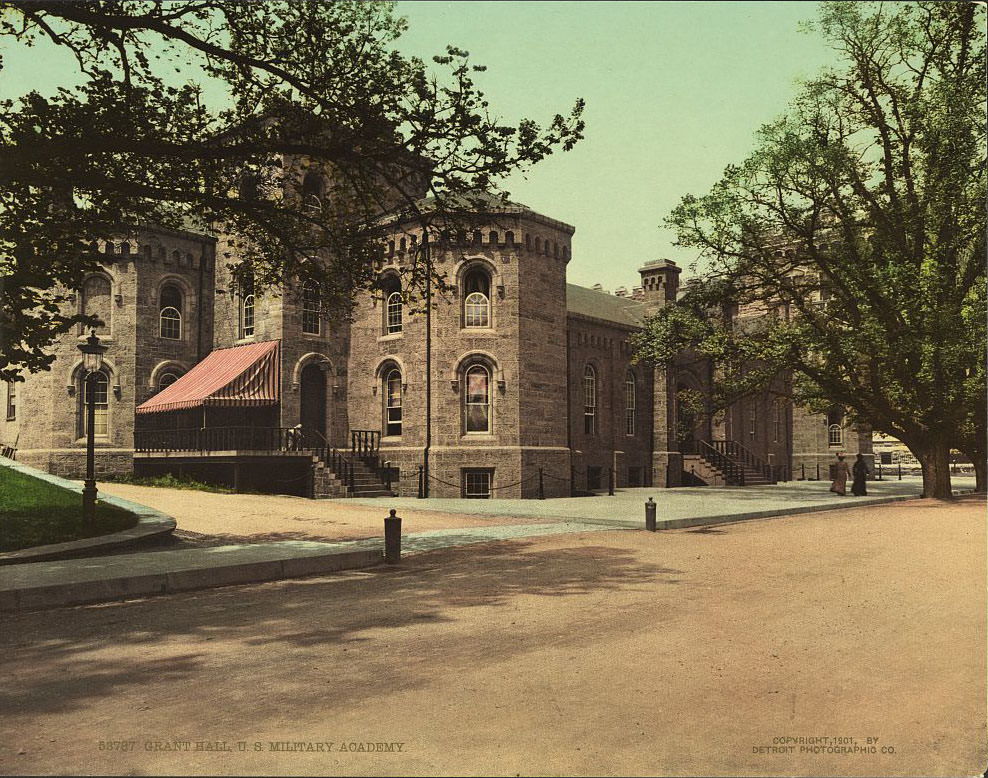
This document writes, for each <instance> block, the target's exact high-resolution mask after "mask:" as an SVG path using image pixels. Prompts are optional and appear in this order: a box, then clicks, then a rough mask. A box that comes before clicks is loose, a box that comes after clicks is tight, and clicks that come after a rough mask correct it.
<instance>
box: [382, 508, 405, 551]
mask: <svg viewBox="0 0 988 778" xmlns="http://www.w3.org/2000/svg"><path fill="white" fill-rule="evenodd" d="M400 560H401V516H395V509H394V508H392V509H391V512H390V515H389V516H386V517H385V518H384V561H385V562H387V563H388V564H389V565H396V564H398V562H399V561H400Z"/></svg>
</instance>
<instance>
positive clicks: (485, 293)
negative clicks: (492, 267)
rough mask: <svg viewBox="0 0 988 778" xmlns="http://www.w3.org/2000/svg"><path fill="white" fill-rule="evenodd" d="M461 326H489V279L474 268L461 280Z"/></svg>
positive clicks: (478, 269)
mask: <svg viewBox="0 0 988 778" xmlns="http://www.w3.org/2000/svg"><path fill="white" fill-rule="evenodd" d="M463 293H464V298H463V326H464V327H490V326H491V278H490V276H489V275H487V273H486V272H485V271H484V270H482V269H480V268H475V269H473V270H471V271H470V272H469V273H467V274H466V276H465V277H464V279H463Z"/></svg>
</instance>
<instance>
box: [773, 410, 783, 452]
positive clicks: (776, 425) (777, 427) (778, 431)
mask: <svg viewBox="0 0 988 778" xmlns="http://www.w3.org/2000/svg"><path fill="white" fill-rule="evenodd" d="M772 407H773V409H774V416H773V418H772V431H773V432H772V440H773V441H775V442H776V443H778V442H779V438H780V437H781V435H782V403H781V402H779V401H778V400H776V401H775V402H774V403H772Z"/></svg>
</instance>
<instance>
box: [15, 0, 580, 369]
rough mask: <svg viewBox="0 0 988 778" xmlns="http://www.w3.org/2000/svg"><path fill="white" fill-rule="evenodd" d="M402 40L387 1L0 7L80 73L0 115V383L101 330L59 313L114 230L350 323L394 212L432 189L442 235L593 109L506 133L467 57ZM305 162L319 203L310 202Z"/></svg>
mask: <svg viewBox="0 0 988 778" xmlns="http://www.w3.org/2000/svg"><path fill="white" fill-rule="evenodd" d="M404 29H405V22H404V20H402V19H399V18H397V17H396V16H395V15H394V12H393V8H392V6H391V4H387V3H379V2H329V1H326V2H315V1H314V0H304V1H301V2H300V1H299V0H272V1H269V2H264V3H242V2H234V1H233V0H99V1H98V2H62V1H61V0H59V1H57V2H55V1H53V2H34V1H33V0H0V36H3V38H6V39H7V41H8V43H15V44H18V45H21V46H39V47H44V46H55V47H60V48H63V49H66V50H67V51H70V52H71V53H72V54H73V55H74V57H75V60H76V62H77V63H78V68H79V72H80V74H81V77H82V83H81V85H79V86H78V87H74V88H66V87H60V88H59V89H58V90H57V91H55V92H54V93H53V94H50V95H42V94H39V93H37V92H32V93H30V94H27V95H24V96H23V97H21V98H20V99H18V100H16V101H15V100H6V101H3V102H2V103H0V181H2V186H0V379H11V378H15V377H16V376H17V375H18V374H19V372H20V371H21V370H28V371H35V370H39V369H45V368H47V367H48V365H50V363H51V361H52V357H51V355H50V354H49V353H47V352H46V350H45V349H46V347H47V346H49V345H50V344H52V343H53V342H54V340H55V339H57V338H58V337H59V336H60V335H61V334H62V333H65V332H67V331H68V330H69V329H70V328H71V327H72V325H73V324H74V323H76V322H77V321H80V320H85V321H86V322H87V323H93V322H92V321H91V320H89V319H85V317H80V316H76V315H70V314H68V313H66V312H65V311H66V308H65V307H64V303H65V301H66V299H67V295H68V294H70V293H71V291H72V290H73V289H74V288H75V287H77V286H79V284H80V283H81V281H82V279H83V278H84V276H85V274H86V273H87V272H90V271H92V270H94V269H95V268H96V267H97V266H98V264H99V262H100V259H101V258H100V256H99V255H98V254H97V253H96V252H95V251H94V250H92V248H91V247H92V246H93V245H94V244H95V243H96V242H98V241H100V240H106V239H109V238H112V237H114V236H119V234H120V232H121V230H125V229H128V228H133V227H134V226H135V225H143V224H160V225H163V226H170V227H181V228H189V227H190V226H191V228H193V229H200V230H209V229H210V228H218V229H222V230H223V231H224V232H228V233H230V234H235V235H237V236H239V240H238V245H237V256H236V257H235V258H234V259H235V260H236V261H237V262H239V263H240V264H242V265H244V266H249V267H250V268H251V270H252V271H253V273H254V278H255V283H256V284H257V286H258V287H264V286H279V285H281V284H283V283H284V281H285V280H286V279H292V278H294V279H298V278H301V279H302V280H307V281H312V282H315V283H317V284H318V286H319V288H320V297H321V300H322V301H323V305H324V307H325V308H326V310H327V311H328V312H329V313H334V312H335V313H342V312H345V311H346V309H347V307H348V306H349V304H350V303H351V302H352V300H353V298H354V296H355V295H356V294H357V293H358V292H359V291H361V290H363V289H366V288H368V286H369V285H371V284H372V282H373V265H372V262H371V261H370V260H371V259H372V258H373V257H374V256H375V255H376V253H377V251H378V246H377V241H379V240H380V234H379V232H376V231H375V229H374V225H375V223H378V224H379V222H380V217H381V214H382V213H384V212H387V211H393V210H396V209H408V210H411V211H413V212H420V209H419V206H418V203H420V198H421V197H422V196H423V195H425V194H429V195H431V206H430V212H429V214H421V215H422V219H423V221H425V220H433V221H435V220H437V219H439V218H441V217H442V216H443V214H446V213H448V212H449V210H450V209H448V208H447V207H446V204H447V203H449V202H451V201H452V202H456V203H457V204H458V207H462V203H463V201H464V198H469V197H470V196H471V193H475V192H482V193H487V194H490V193H497V192H498V191H499V189H500V182H501V181H502V180H503V179H504V177H505V176H506V175H507V174H508V173H511V172H513V171H517V170H524V169H527V168H528V167H530V166H531V165H533V164H535V163H537V162H539V161H540V160H541V159H543V158H545V157H546V156H547V155H549V154H551V153H553V151H555V150H559V149H563V150H568V149H570V148H571V147H572V146H573V144H574V143H576V142H577V141H578V140H579V139H580V138H581V137H582V131H583V126H584V125H583V121H582V118H581V114H582V109H583V103H582V101H580V100H577V101H576V104H575V105H574V107H573V108H572V110H571V111H570V113H569V115H568V116H567V117H564V116H562V115H556V116H555V117H554V118H553V119H552V120H551V121H550V123H549V124H548V125H547V126H545V127H542V126H540V125H538V124H536V123H535V122H534V121H532V120H529V119H523V120H521V121H520V122H519V123H518V124H517V126H511V125H509V124H505V123H503V122H502V121H501V120H500V119H499V118H498V117H496V116H494V115H493V114H492V113H491V110H490V107H489V106H488V103H487V101H486V100H485V99H484V95H483V92H481V91H480V89H478V87H477V85H476V84H475V82H474V78H475V75H476V74H477V73H478V72H481V71H483V70H484V68H483V67H481V66H476V65H471V64H470V61H469V56H468V53H467V52H466V51H463V50H460V49H457V48H454V47H449V48H448V49H447V53H446V54H445V55H444V56H439V57H435V58H434V61H435V64H436V66H437V67H438V68H439V69H440V71H441V72H442V73H443V74H444V75H443V76H442V77H434V76H430V72H429V70H428V69H427V67H426V65H425V64H424V63H423V62H422V61H420V60H418V59H415V58H408V57H404V56H402V55H401V54H399V53H398V52H397V51H396V50H395V49H394V43H395V41H396V40H397V39H398V37H399V36H400V34H401V33H402V31H403V30H404ZM202 85H205V86H206V87H208V88H207V89H204V88H203V86H202ZM214 93H219V95H220V97H218V98H216V97H213V98H209V95H213V94H214ZM286 160H290V161H294V162H295V163H298V164H296V165H295V166H294V167H292V168H289V167H288V166H286V164H285V161H286ZM306 166H309V167H310V168H312V169H318V170H322V171H329V172H330V175H329V176H328V177H327V178H326V182H327V183H326V186H327V190H326V191H320V192H317V193H315V194H313V195H307V194H306V193H305V192H304V191H303V190H304V186H303V185H302V182H300V181H299V180H297V179H298V176H297V175H295V172H293V171H297V170H298V169H299V168H300V167H301V168H304V167H306ZM293 176H294V177H293ZM502 194H503V193H502ZM220 260H221V261H222V260H223V258H220ZM423 272H424V271H423V270H422V268H419V269H418V273H419V276H421V274H422V273H423Z"/></svg>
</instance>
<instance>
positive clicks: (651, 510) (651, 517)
mask: <svg viewBox="0 0 988 778" xmlns="http://www.w3.org/2000/svg"><path fill="white" fill-rule="evenodd" d="M645 529H647V530H648V531H649V532H655V500H653V499H652V498H651V497H649V498H648V502H646V503H645Z"/></svg>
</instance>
